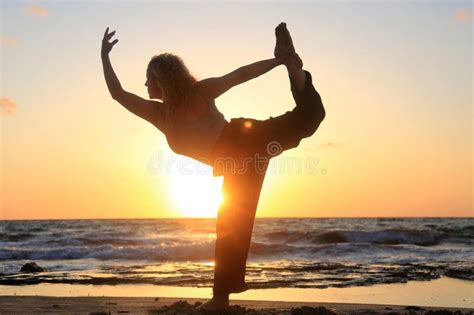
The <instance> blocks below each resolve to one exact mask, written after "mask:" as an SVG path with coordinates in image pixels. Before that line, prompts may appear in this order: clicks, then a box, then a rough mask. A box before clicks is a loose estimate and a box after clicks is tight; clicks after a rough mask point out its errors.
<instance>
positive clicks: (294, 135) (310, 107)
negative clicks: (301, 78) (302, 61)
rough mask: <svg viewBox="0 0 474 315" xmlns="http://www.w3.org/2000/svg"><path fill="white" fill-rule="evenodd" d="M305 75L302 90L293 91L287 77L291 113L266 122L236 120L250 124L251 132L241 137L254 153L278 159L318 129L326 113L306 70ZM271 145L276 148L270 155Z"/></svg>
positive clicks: (294, 87) (248, 131)
mask: <svg viewBox="0 0 474 315" xmlns="http://www.w3.org/2000/svg"><path fill="white" fill-rule="evenodd" d="M304 73H305V75H306V78H305V85H304V88H303V89H302V90H298V89H297V88H296V86H295V84H294V82H293V80H292V79H291V77H290V84H291V93H292V95H293V98H294V100H295V103H296V106H295V107H294V108H293V110H291V111H288V112H286V113H285V114H283V115H280V116H277V117H270V118H269V119H266V120H256V119H246V118H238V119H237V120H241V122H240V124H242V126H243V125H244V124H246V122H247V121H250V122H251V124H248V123H247V126H251V127H250V128H244V127H242V128H243V129H246V130H245V131H244V133H245V134H247V135H248V138H249V139H250V142H252V143H253V144H254V145H255V146H257V147H258V149H255V151H258V152H261V153H262V154H266V153H269V154H270V156H275V155H278V154H280V153H281V152H283V151H285V150H288V149H291V148H295V147H297V146H298V145H299V143H300V141H301V140H302V139H304V138H307V137H310V136H311V135H313V134H314V133H315V131H316V130H317V129H318V127H319V125H320V124H321V122H322V121H323V119H324V117H325V115H326V112H325V110H324V106H323V103H322V100H321V96H320V95H319V93H318V92H317V91H316V89H315V88H314V86H313V83H312V76H311V74H310V73H309V72H308V71H306V70H304ZM275 142H276V143H275ZM271 144H275V145H278V146H279V148H277V150H276V151H275V152H269V150H268V149H269V146H271ZM278 151H279V152H278ZM275 153H276V154H275Z"/></svg>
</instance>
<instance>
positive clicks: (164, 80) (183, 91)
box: [145, 53, 196, 105]
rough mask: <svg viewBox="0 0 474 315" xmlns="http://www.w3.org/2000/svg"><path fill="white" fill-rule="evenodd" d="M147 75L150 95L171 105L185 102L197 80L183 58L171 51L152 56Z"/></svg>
mask: <svg viewBox="0 0 474 315" xmlns="http://www.w3.org/2000/svg"><path fill="white" fill-rule="evenodd" d="M146 75H147V81H146V83H145V85H146V86H147V87H148V93H149V94H150V97H151V98H159V99H162V100H164V101H166V102H167V103H168V104H170V105H179V104H181V103H183V101H184V100H185V99H186V97H187V96H188V93H189V91H190V89H191V87H192V85H193V83H195V82H196V79H195V78H194V77H193V76H192V75H191V73H190V72H189V70H188V68H187V67H186V65H185V64H184V62H183V60H182V59H181V58H180V57H178V56H176V55H173V54H170V53H163V54H160V55H158V56H154V57H153V58H151V60H150V62H149V63H148V67H147V71H146Z"/></svg>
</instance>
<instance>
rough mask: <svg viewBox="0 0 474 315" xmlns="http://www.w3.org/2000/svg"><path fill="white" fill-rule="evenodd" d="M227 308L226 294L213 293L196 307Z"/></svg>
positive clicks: (208, 308) (201, 308) (213, 309)
mask: <svg viewBox="0 0 474 315" xmlns="http://www.w3.org/2000/svg"><path fill="white" fill-rule="evenodd" d="M227 308H229V296H228V295H217V296H216V295H215V296H213V297H212V299H210V300H209V301H207V302H206V303H204V304H202V305H200V306H199V307H198V309H200V310H209V311H211V310H212V311H215V310H225V309H227Z"/></svg>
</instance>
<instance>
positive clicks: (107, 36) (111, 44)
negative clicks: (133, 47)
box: [101, 27, 118, 56]
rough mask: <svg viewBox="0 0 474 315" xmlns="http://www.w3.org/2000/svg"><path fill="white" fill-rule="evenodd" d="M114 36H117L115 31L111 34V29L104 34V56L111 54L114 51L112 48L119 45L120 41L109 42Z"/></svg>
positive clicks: (102, 52) (102, 50)
mask: <svg viewBox="0 0 474 315" xmlns="http://www.w3.org/2000/svg"><path fill="white" fill-rule="evenodd" d="M114 35H115V31H113V32H111V33H109V28H108V27H107V29H106V30H105V33H104V38H102V49H101V54H102V56H106V55H108V54H109V52H110V51H111V50H112V47H114V45H115V44H117V43H118V39H115V40H114V41H112V42H109V40H111V39H112V36H114Z"/></svg>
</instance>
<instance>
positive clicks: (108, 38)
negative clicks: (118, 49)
mask: <svg viewBox="0 0 474 315" xmlns="http://www.w3.org/2000/svg"><path fill="white" fill-rule="evenodd" d="M114 34H115V31H113V32H111V33H109V28H108V27H107V28H106V29H105V33H104V38H103V40H107V41H108V40H110V39H111V38H112V36H114Z"/></svg>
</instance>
